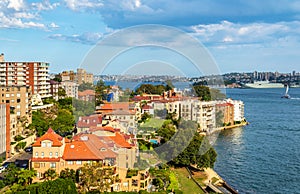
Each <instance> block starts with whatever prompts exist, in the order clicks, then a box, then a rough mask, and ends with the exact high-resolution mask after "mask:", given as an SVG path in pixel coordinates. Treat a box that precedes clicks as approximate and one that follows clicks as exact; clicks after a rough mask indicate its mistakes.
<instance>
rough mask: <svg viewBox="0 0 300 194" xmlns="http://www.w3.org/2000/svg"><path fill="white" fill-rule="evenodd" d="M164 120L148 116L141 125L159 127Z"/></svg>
mask: <svg viewBox="0 0 300 194" xmlns="http://www.w3.org/2000/svg"><path fill="white" fill-rule="evenodd" d="M164 121H165V120H163V119H157V118H150V119H149V120H148V121H147V122H145V123H144V124H143V125H141V127H153V128H156V129H158V128H160V127H161V126H162V124H163V123H164Z"/></svg>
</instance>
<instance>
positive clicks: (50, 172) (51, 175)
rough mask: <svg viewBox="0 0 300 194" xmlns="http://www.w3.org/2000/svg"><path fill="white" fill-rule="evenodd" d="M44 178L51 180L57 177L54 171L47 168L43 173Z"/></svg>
mask: <svg viewBox="0 0 300 194" xmlns="http://www.w3.org/2000/svg"><path fill="white" fill-rule="evenodd" d="M44 177H45V179H46V180H53V179H55V178H56V177H57V173H56V172H55V170H54V169H51V168H49V169H48V170H46V172H45V173H44Z"/></svg>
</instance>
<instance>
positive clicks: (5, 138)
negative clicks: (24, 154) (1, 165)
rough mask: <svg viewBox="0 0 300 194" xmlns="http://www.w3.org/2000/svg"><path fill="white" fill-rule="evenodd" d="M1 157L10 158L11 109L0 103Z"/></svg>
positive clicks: (7, 105)
mask: <svg viewBox="0 0 300 194" xmlns="http://www.w3.org/2000/svg"><path fill="white" fill-rule="evenodd" d="M0 155H1V156H5V157H6V158H8V157H10V108H9V104H5V103H0Z"/></svg>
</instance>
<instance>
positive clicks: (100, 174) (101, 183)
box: [79, 163, 118, 192]
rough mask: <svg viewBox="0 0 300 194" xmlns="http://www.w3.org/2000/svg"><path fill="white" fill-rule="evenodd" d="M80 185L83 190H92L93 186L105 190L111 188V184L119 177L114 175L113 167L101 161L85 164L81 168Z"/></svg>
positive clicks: (101, 190)
mask: <svg viewBox="0 0 300 194" xmlns="http://www.w3.org/2000/svg"><path fill="white" fill-rule="evenodd" d="M79 170H80V174H79V180H80V181H79V185H80V190H81V192H86V191H90V190H91V188H97V190H98V191H100V192H104V191H109V190H110V185H112V184H114V182H115V181H118V180H117V177H115V176H113V175H114V168H113V167H103V166H102V164H101V163H93V164H92V165H84V166H83V167H81V168H80V169H79Z"/></svg>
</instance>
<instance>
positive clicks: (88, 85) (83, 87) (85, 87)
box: [78, 83, 94, 92]
mask: <svg viewBox="0 0 300 194" xmlns="http://www.w3.org/2000/svg"><path fill="white" fill-rule="evenodd" d="M84 90H94V85H93V84H91V83H82V84H80V85H79V86H78V91H80V92H82V91H84Z"/></svg>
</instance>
